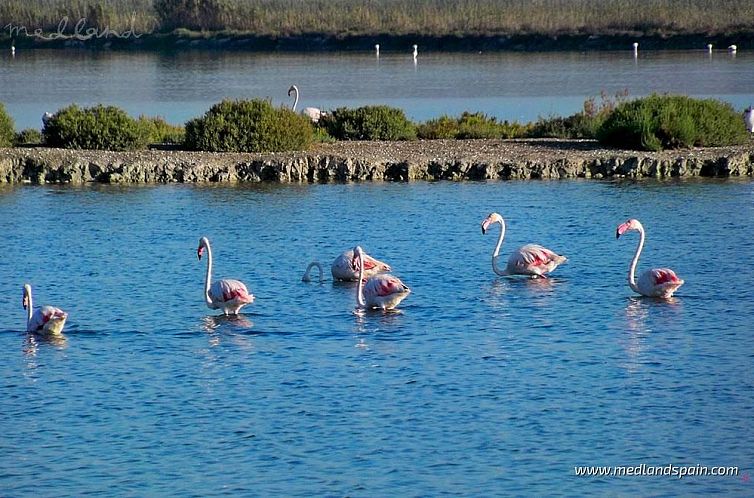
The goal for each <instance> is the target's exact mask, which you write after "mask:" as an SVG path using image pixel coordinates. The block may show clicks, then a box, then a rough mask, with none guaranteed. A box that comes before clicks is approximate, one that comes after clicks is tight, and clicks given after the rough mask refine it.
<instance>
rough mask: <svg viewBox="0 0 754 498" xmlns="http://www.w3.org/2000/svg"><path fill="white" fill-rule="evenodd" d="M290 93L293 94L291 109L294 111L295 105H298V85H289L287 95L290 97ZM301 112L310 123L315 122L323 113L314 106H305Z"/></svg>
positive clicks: (317, 121)
mask: <svg viewBox="0 0 754 498" xmlns="http://www.w3.org/2000/svg"><path fill="white" fill-rule="evenodd" d="M291 94H293V106H292V107H291V110H292V111H293V112H296V106H297V105H298V87H297V86H296V85H291V87H290V88H289V89H288V96H289V97H290V96H291ZM301 114H303V115H305V116H307V117H308V118H309V119H310V120H311V121H312V123H314V124H317V123H319V120H320V119H321V118H322V116H323V115H324V114H325V113H324V112H322V110H321V109H317V108H316V107H305V108H304V110H303V111H301Z"/></svg>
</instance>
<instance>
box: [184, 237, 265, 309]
mask: <svg viewBox="0 0 754 498" xmlns="http://www.w3.org/2000/svg"><path fill="white" fill-rule="evenodd" d="M205 249H206V250H207V276H206V278H205V279H204V302H206V303H207V306H208V307H209V308H210V309H213V310H216V309H222V310H223V313H224V314H226V315H237V314H238V312H239V310H240V309H241V308H243V307H244V306H246V305H247V304H251V303H253V302H254V295H253V294H250V293H249V290H248V289H247V288H246V285H244V283H243V282H241V281H239V280H230V279H223V280H217V281H215V282H213V283H212V285H210V279H211V278H212V249H211V248H210V246H209V240H208V239H207V237H202V238H201V239H199V248H198V249H197V250H196V255H197V256H198V257H199V259H200V260H201V259H202V253H204V250H205Z"/></svg>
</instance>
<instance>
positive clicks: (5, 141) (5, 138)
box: [0, 103, 16, 147]
mask: <svg viewBox="0 0 754 498" xmlns="http://www.w3.org/2000/svg"><path fill="white" fill-rule="evenodd" d="M15 136H16V132H15V130H14V126H13V118H11V117H10V114H8V113H7V112H6V111H5V106H4V105H3V104H1V103H0V147H10V146H11V145H13V139H14V138H15Z"/></svg>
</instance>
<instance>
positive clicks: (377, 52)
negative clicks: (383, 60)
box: [374, 43, 380, 57]
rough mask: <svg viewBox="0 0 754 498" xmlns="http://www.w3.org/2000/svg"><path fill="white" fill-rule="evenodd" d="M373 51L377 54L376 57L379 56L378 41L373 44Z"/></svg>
mask: <svg viewBox="0 0 754 498" xmlns="http://www.w3.org/2000/svg"><path fill="white" fill-rule="evenodd" d="M374 52H375V54H377V57H379V56H380V44H379V43H377V44H376V45H375V46H374Z"/></svg>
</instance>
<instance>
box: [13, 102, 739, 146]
mask: <svg viewBox="0 0 754 498" xmlns="http://www.w3.org/2000/svg"><path fill="white" fill-rule="evenodd" d="M417 137H418V138H420V139H450V140H453V139H458V140H462V139H480V138H488V139H510V138H561V139H563V138H565V139H569V138H579V139H598V140H599V141H600V142H602V143H603V144H606V145H609V146H613V147H619V148H626V149H643V150H650V151H659V150H663V149H676V148H689V147H719V146H726V145H740V144H743V143H746V142H747V141H748V140H749V133H748V131H746V128H745V126H744V122H743V119H741V114H740V113H739V112H738V111H736V110H735V109H734V108H733V106H731V105H730V104H728V103H726V102H721V101H719V100H714V99H695V98H691V97H686V96H681V95H651V96H649V97H644V98H639V99H635V100H627V96H626V93H625V92H620V93H618V94H616V95H615V96H614V97H608V96H607V95H605V94H603V95H601V96H600V100H599V101H598V100H597V98H589V99H587V100H586V101H585V102H584V108H583V109H582V110H581V111H579V112H577V113H575V114H572V115H571V116H567V117H559V116H553V117H549V118H540V119H539V120H537V121H536V122H535V123H527V124H520V123H517V122H513V123H509V122H508V121H503V122H500V121H498V120H497V119H496V118H495V117H491V116H487V115H486V114H484V113H481V112H476V113H470V112H464V113H463V114H461V115H460V116H459V117H451V116H447V115H444V116H441V117H439V118H435V119H430V120H428V121H426V122H423V123H413V122H412V121H410V120H409V119H407V118H406V115H405V114H404V112H403V110H402V109H399V108H395V107H389V106H384V105H382V106H363V107H358V108H347V107H340V108H338V109H335V110H334V111H332V112H329V113H327V114H325V115H324V116H323V117H322V118H321V119H320V121H319V123H318V124H317V125H313V124H312V122H311V121H310V120H309V118H308V117H306V116H304V115H302V114H297V113H295V112H293V111H292V110H290V109H289V108H288V107H285V106H281V107H275V106H273V105H272V103H271V102H270V101H269V100H265V99H252V100H223V101H222V102H219V103H217V104H215V105H213V106H212V107H211V108H210V109H209V110H208V111H207V112H206V113H205V114H204V115H203V116H200V117H198V118H195V119H192V120H190V121H188V122H187V123H186V127H185V129H184V128H183V127H181V126H174V125H171V124H168V123H167V122H165V120H164V119H162V118H160V117H148V116H139V118H138V119H134V118H132V117H130V116H129V115H128V114H127V113H126V112H125V111H123V110H122V109H119V108H117V107H113V106H103V105H97V106H94V107H90V108H80V107H78V106H76V105H70V106H68V107H65V108H63V109H61V110H59V111H58V112H57V113H55V114H54V115H53V116H52V117H51V118H50V119H48V120H46V121H45V126H44V128H43V130H42V134H40V133H39V131H38V130H35V129H26V130H23V131H21V132H19V133H16V132H15V130H14V128H13V121H12V119H11V118H10V116H9V115H8V114H7V112H5V110H4V107H3V105H2V104H1V103H0V147H8V146H11V145H13V144H16V145H36V144H40V145H41V144H44V145H46V146H52V147H64V148H72V149H102V150H136V149H143V148H146V147H147V146H149V145H150V144H172V145H175V146H177V147H176V148H183V149H186V150H197V151H207V152H282V151H293V150H306V149H307V148H309V146H310V145H311V144H312V143H314V142H333V141H336V140H414V139H416V138H417Z"/></svg>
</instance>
